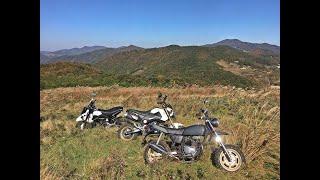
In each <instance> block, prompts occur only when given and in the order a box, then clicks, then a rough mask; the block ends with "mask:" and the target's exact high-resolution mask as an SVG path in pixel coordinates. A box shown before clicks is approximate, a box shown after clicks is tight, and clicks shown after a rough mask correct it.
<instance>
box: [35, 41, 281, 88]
mask: <svg viewBox="0 0 320 180" xmlns="http://www.w3.org/2000/svg"><path fill="white" fill-rule="evenodd" d="M99 51H100V50H99ZM91 53H92V52H91ZM102 57H104V58H102ZM101 58H102V59H101ZM99 59H100V60H99V61H95V63H93V64H92V65H89V64H81V63H52V64H45V65H41V88H42V89H46V88H54V87H67V86H77V85H80V86H99V85H107V86H109V85H114V84H118V85H120V86H124V87H128V86H164V87H172V86H176V85H178V86H184V85H188V84H196V85H198V86H212V85H217V84H220V85H231V86H236V87H242V88H245V87H258V86H263V85H264V84H265V83H264V82H263V80H262V79H263V78H266V77H268V78H269V81H271V82H274V81H278V80H279V74H280V73H279V70H278V69H277V68H275V66H276V65H278V64H279V62H280V57H279V56H277V55H266V54H263V53H262V54H261V53H260V54H259V53H255V54H252V53H246V52H242V51H240V50H237V49H234V48H231V47H228V46H217V47H200V46H185V47H181V46H176V45H171V46H167V47H163V48H151V49H142V50H131V51H125V52H118V53H115V54H113V55H110V56H109V55H108V56H105V55H101V56H100V57H99ZM220 61H224V62H226V63H229V64H230V63H233V64H234V62H237V66H235V67H237V68H238V72H239V73H235V72H234V71H230V70H228V69H226V67H224V66H221V64H219V63H218V62H220ZM244 66H246V67H250V68H248V69H249V70H246V71H243V70H240V68H242V67H244ZM52 69H54V70H52ZM64 71H66V72H64ZM57 72H61V74H60V75H57Z"/></svg>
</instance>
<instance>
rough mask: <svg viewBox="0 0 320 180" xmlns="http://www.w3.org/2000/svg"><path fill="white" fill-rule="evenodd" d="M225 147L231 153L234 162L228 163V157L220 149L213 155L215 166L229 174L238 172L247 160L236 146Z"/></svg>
mask: <svg viewBox="0 0 320 180" xmlns="http://www.w3.org/2000/svg"><path fill="white" fill-rule="evenodd" d="M225 147H226V149H227V151H228V152H229V154H230V156H231V158H232V161H231V162H229V161H228V159H227V157H226V155H225V154H224V152H223V150H222V148H221V147H220V148H218V149H217V150H216V151H215V152H214V153H213V158H212V162H213V164H215V165H216V166H217V167H218V168H221V169H224V170H226V171H229V172H235V171H238V170H239V169H240V168H241V167H242V166H243V165H244V164H245V158H244V155H243V153H242V151H241V150H240V149H239V148H238V147H237V146H235V145H229V144H227V145H225Z"/></svg>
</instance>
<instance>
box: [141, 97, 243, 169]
mask: <svg viewBox="0 0 320 180" xmlns="http://www.w3.org/2000/svg"><path fill="white" fill-rule="evenodd" d="M206 102H207V101H205V103H206ZM200 119H202V120H204V122H205V124H204V125H192V126H188V127H184V128H179V129H174V128H168V127H164V126H161V125H157V124H155V123H151V124H149V129H150V130H153V131H159V132H160V135H159V137H158V139H157V140H151V141H149V142H148V143H147V145H146V147H145V150H144V159H145V162H146V163H147V164H153V163H156V162H157V161H159V160H161V159H163V158H164V157H170V158H173V159H176V160H180V161H185V162H192V161H195V160H198V159H199V157H200V156H201V155H202V154H203V146H204V144H205V143H206V141H210V140H211V139H212V138H213V137H214V138H215V141H216V143H217V144H218V147H217V148H216V149H215V150H214V151H213V152H212V156H211V157H212V158H211V160H212V162H213V164H215V165H216V166H217V167H219V168H222V169H224V170H226V171H237V170H239V169H240V167H242V165H243V164H245V158H244V155H243V153H242V152H241V150H240V149H239V148H238V147H237V146H235V145H229V144H223V142H222V139H221V137H220V136H221V135H228V133H226V132H222V131H218V130H216V128H217V127H218V125H219V120H218V119H217V118H210V117H209V115H208V110H207V109H201V117H200ZM147 136H148V135H147ZM163 136H166V137H167V138H168V139H169V142H168V143H167V141H163V140H161V138H162V137H163ZM145 138H146V137H145Z"/></svg>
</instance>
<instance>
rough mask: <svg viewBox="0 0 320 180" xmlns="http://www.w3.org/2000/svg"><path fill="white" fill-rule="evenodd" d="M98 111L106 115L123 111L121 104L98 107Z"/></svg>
mask: <svg viewBox="0 0 320 180" xmlns="http://www.w3.org/2000/svg"><path fill="white" fill-rule="evenodd" d="M98 110H99V111H101V112H102V114H103V115H107V116H112V115H117V114H119V113H121V111H123V107H121V106H117V107H113V108H111V109H106V110H105V109H98Z"/></svg>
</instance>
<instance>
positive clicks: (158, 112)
mask: <svg viewBox="0 0 320 180" xmlns="http://www.w3.org/2000/svg"><path fill="white" fill-rule="evenodd" d="M166 99H167V96H166V95H162V94H161V93H160V94H159V95H158V98H157V104H159V105H161V107H156V108H154V109H151V110H148V111H139V110H135V109H128V110H127V111H126V113H125V115H124V116H125V121H124V122H126V123H124V125H122V126H121V127H120V128H119V130H118V136H119V138H121V139H123V140H132V139H135V138H136V137H137V136H138V135H146V134H157V133H158V132H157V131H149V130H148V128H147V127H148V126H147V125H148V124H150V123H152V122H155V123H156V124H164V123H166V122H167V121H169V122H170V123H169V126H170V127H172V128H181V127H183V125H182V124H180V123H173V122H172V120H171V118H174V117H175V113H174V111H173V108H172V106H171V105H170V104H168V103H166Z"/></svg>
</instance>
